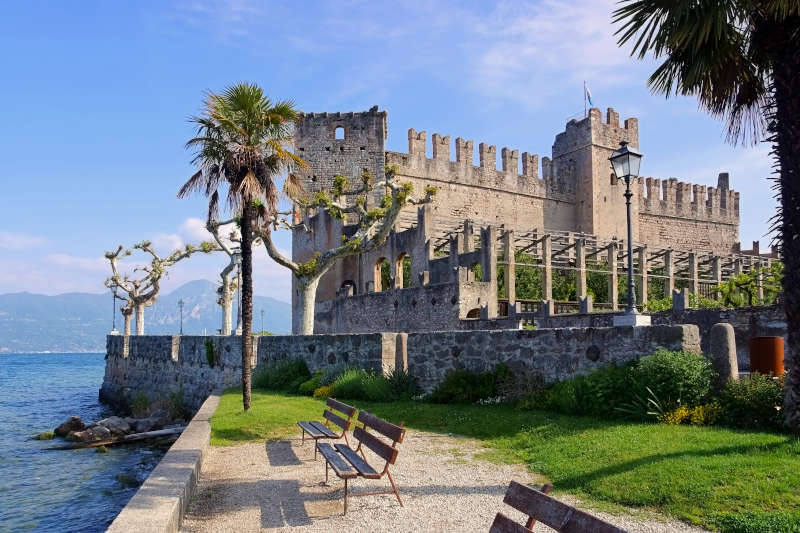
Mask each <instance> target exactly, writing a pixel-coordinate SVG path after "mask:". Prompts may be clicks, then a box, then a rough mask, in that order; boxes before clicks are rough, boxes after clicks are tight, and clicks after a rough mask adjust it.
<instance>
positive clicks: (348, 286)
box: [341, 279, 356, 296]
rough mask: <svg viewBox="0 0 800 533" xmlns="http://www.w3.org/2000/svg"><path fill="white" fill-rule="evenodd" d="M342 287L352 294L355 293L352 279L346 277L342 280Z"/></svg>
mask: <svg viewBox="0 0 800 533" xmlns="http://www.w3.org/2000/svg"><path fill="white" fill-rule="evenodd" d="M341 288H342V289H349V293H350V294H351V295H353V296H355V294H356V284H355V282H354V281H353V280H351V279H348V280H345V281H344V282H342V286H341Z"/></svg>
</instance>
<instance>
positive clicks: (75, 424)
mask: <svg viewBox="0 0 800 533" xmlns="http://www.w3.org/2000/svg"><path fill="white" fill-rule="evenodd" d="M84 429H86V424H84V423H83V420H81V419H80V418H78V417H77V416H71V417H70V418H68V419H67V420H66V421H65V422H64V423H63V424H61V425H60V426H58V427H57V428H56V430H55V431H54V432H53V433H55V434H56V435H58V436H59V437H66V436H67V435H69V434H70V433H71V432H73V431H83V430H84Z"/></svg>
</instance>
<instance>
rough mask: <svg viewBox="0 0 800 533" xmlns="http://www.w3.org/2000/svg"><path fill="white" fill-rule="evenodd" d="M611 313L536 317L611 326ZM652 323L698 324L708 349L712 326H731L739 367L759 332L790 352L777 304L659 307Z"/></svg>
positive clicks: (564, 324)
mask: <svg viewBox="0 0 800 533" xmlns="http://www.w3.org/2000/svg"><path fill="white" fill-rule="evenodd" d="M613 320H614V313H592V314H574V315H556V316H552V317H549V318H540V319H537V320H536V323H537V326H539V327H543V328H603V327H609V326H611V324H612V322H613ZM651 320H652V323H653V325H654V326H655V325H659V326H669V325H675V324H694V325H696V326H697V327H698V328H699V332H700V342H701V348H702V349H703V352H704V353H709V340H710V338H711V335H710V334H711V328H712V327H713V326H714V324H717V323H719V322H727V323H729V324H731V325H732V326H733V330H734V333H735V335H736V354H737V359H738V363H739V370H748V369H749V368H750V346H749V340H750V339H751V338H752V337H759V336H780V337H783V338H784V343H785V344H784V350H785V352H786V354H788V353H789V350H790V347H789V344H788V343H789V334H788V330H787V327H786V314H785V313H784V310H783V307H781V306H779V305H771V306H756V307H738V308H736V309H687V310H685V311H672V310H669V311H662V312H660V313H653V314H652V315H651Z"/></svg>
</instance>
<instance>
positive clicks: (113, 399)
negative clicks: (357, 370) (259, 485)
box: [100, 333, 404, 410]
mask: <svg viewBox="0 0 800 533" xmlns="http://www.w3.org/2000/svg"><path fill="white" fill-rule="evenodd" d="M403 338H404V337H403V334H399V333H366V334H359V335H284V336H264V337H257V338H256V339H255V342H254V356H253V359H252V366H253V368H254V369H255V370H254V372H257V366H258V365H262V364H264V363H272V362H275V361H279V360H283V359H294V358H303V359H305V360H306V362H307V363H308V366H309V368H310V369H311V370H312V371H313V370H317V369H319V368H323V367H325V366H328V365H334V364H338V363H347V364H350V365H353V366H358V367H361V368H368V369H372V370H376V371H382V370H384V369H386V370H388V369H390V368H394V367H395V365H396V359H397V357H398V356H397V354H396V351H397V350H398V346H400V349H401V350H402V347H403V346H404V344H403V342H402V339H403ZM399 339H400V340H399ZM241 342H242V340H241V337H240V336H225V337H223V336H186V335H185V336H180V335H141V336H139V335H131V336H129V337H124V336H122V335H109V336H108V337H107V340H106V369H105V377H104V379H103V386H102V388H101V389H100V399H101V400H102V401H104V402H106V403H110V404H112V405H115V406H117V407H118V408H121V409H124V408H126V407H127V406H129V405H130V404H131V403H132V402H133V401H135V400H136V398H137V396H140V395H144V396H145V397H146V398H147V399H148V401H151V402H152V401H158V400H161V401H174V400H175V399H176V398H177V397H180V398H181V400H182V402H183V405H184V406H185V407H186V408H188V409H191V410H195V409H197V408H198V407H200V405H201V404H202V403H203V401H205V399H206V398H207V397H208V396H209V395H210V394H212V393H214V392H221V391H223V390H224V389H226V388H230V387H236V386H238V385H239V384H240V383H241V379H242V378H241V376H242V344H241ZM398 343H399V344H398ZM402 360H403V359H402V352H401V353H400V361H402Z"/></svg>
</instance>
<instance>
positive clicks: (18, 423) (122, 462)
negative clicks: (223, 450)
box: [0, 353, 166, 533]
mask: <svg viewBox="0 0 800 533" xmlns="http://www.w3.org/2000/svg"><path fill="white" fill-rule="evenodd" d="M104 368H105V360H104V357H103V354H56V353H48V354H0V533H6V532H11V531H14V532H16V531H48V532H50V531H59V532H61V531H64V532H66V531H87V532H92V531H104V530H105V529H106V528H107V527H108V525H109V524H110V523H111V521H112V520H114V518H115V517H116V516H117V514H118V513H119V511H120V509H122V507H123V506H124V505H125V504H126V503H127V502H128V500H129V499H130V498H131V497H132V496H133V494H134V493H135V492H136V488H137V486H138V485H139V484H141V483H142V482H143V481H144V480H145V479H146V478H147V475H148V474H149V473H150V471H151V470H152V469H153V468H154V467H155V465H156V464H158V461H159V460H160V459H161V457H162V456H163V455H164V452H165V451H166V449H165V448H164V447H160V448H158V447H155V448H154V447H151V446H148V445H125V446H112V447H109V448H108V453H98V452H97V451H96V450H95V449H93V448H90V449H84V450H57V451H55V450H44V448H46V447H48V446H53V445H54V444H63V443H64V441H62V440H61V439H58V438H56V439H54V440H50V441H38V440H31V437H32V436H33V435H35V434H37V433H41V432H44V431H52V430H53V429H54V428H55V427H56V426H58V425H59V424H60V423H61V422H63V421H64V420H66V419H67V418H68V417H70V416H72V415H77V416H79V417H81V418H82V419H83V421H84V422H86V423H90V422H95V421H97V420H99V419H101V418H104V417H106V416H109V415H110V414H111V413H110V412H109V411H108V410H107V408H106V407H104V406H103V405H101V404H100V403H99V402H98V400H97V392H98V390H99V389H100V385H101V384H102V382H103V372H104Z"/></svg>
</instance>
